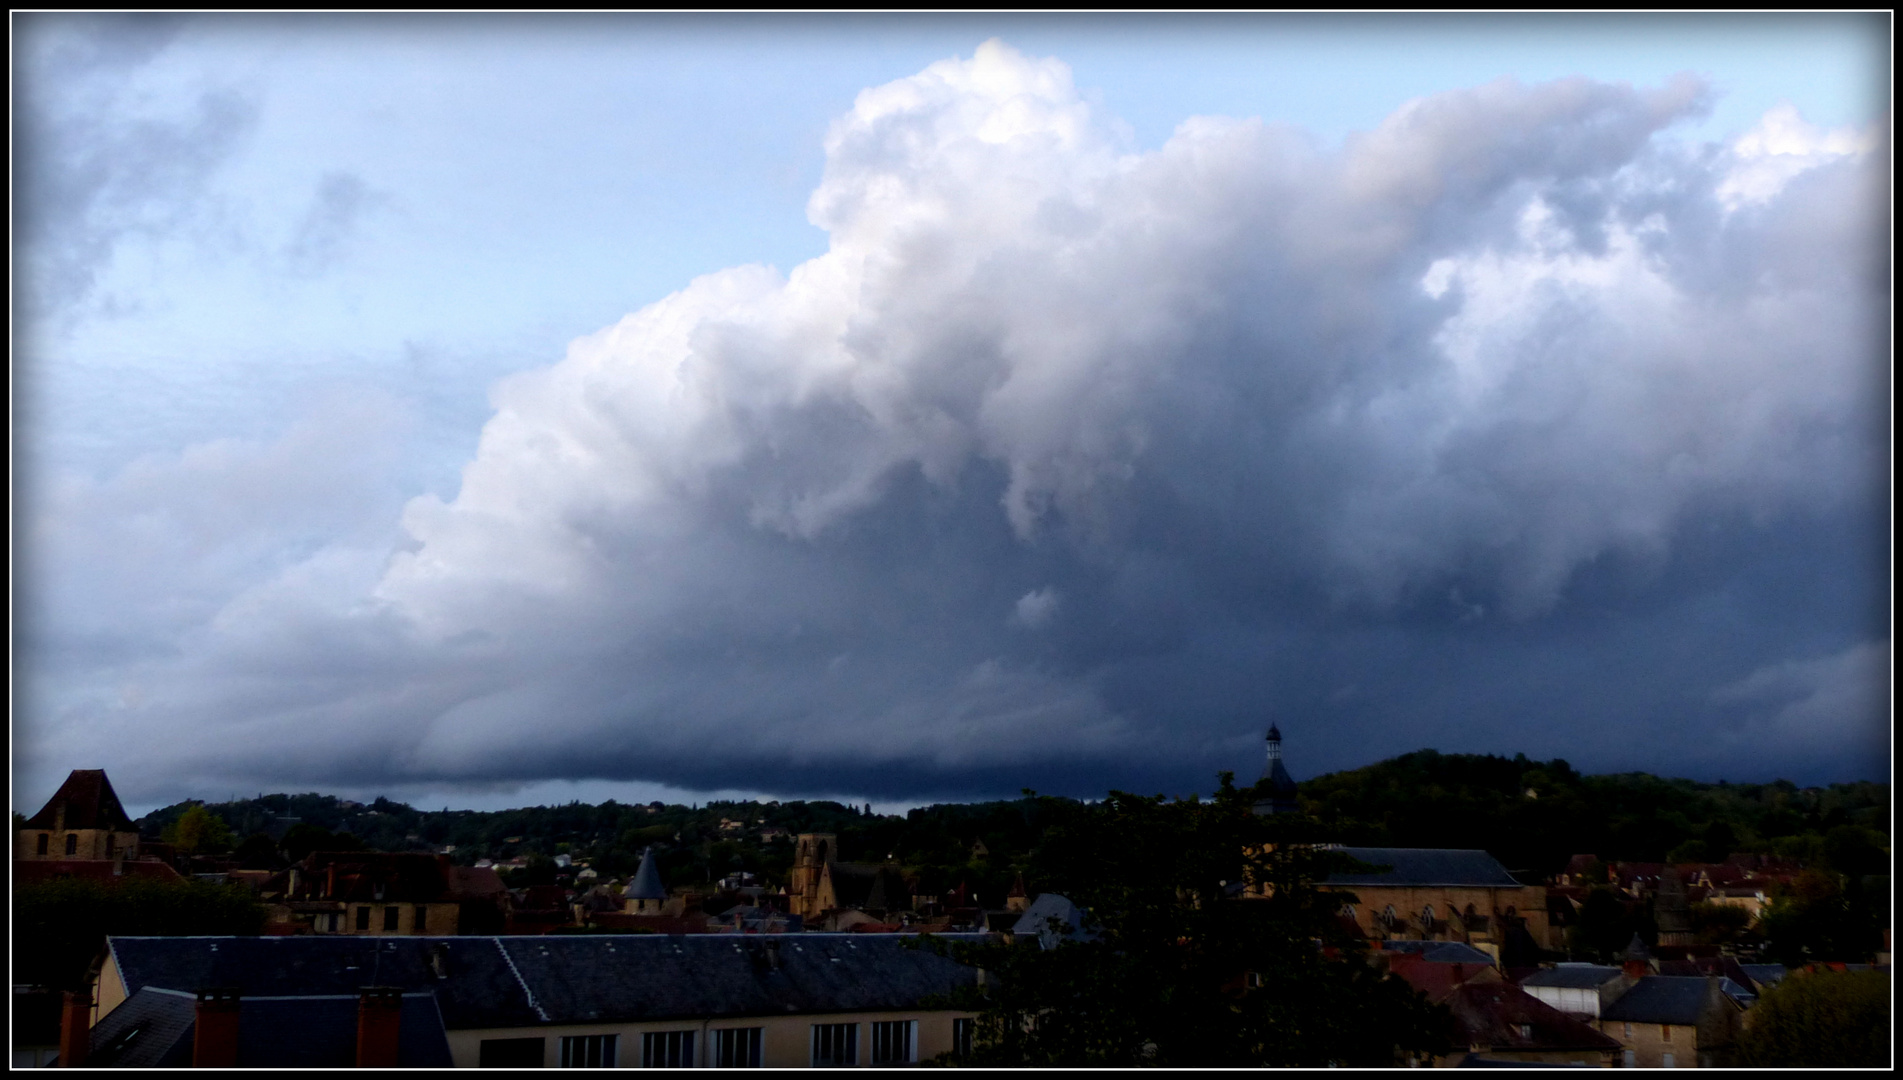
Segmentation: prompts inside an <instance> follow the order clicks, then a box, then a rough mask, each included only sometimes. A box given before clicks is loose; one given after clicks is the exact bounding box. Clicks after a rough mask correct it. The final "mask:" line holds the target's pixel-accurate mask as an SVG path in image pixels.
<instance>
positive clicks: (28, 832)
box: [13, 829, 139, 860]
mask: <svg viewBox="0 0 1903 1080" xmlns="http://www.w3.org/2000/svg"><path fill="white" fill-rule="evenodd" d="M42 836H44V837H46V854H44V855H41V854H40V853H39V851H40V837H42ZM68 836H71V837H74V838H75V839H76V840H77V843H76V844H75V845H74V851H73V853H72V854H71V855H68V854H67V853H66V838H67V837H68ZM138 855H139V834H138V833H136V832H113V831H112V830H110V829H21V830H20V831H19V832H17V833H15V834H14V844H13V857H14V858H16V859H36V860H45V859H135V858H137V857H138Z"/></svg>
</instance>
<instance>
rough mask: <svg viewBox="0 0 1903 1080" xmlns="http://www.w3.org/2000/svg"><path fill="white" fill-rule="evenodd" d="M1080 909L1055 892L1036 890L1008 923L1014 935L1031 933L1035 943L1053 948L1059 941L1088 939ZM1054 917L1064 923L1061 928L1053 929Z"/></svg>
mask: <svg viewBox="0 0 1903 1080" xmlns="http://www.w3.org/2000/svg"><path fill="white" fill-rule="evenodd" d="M1084 915H1085V912H1084V909H1082V908H1080V907H1078V906H1077V905H1076V904H1073V903H1071V902H1070V899H1069V898H1068V897H1063V896H1059V895H1057V894H1056V893H1039V894H1038V895H1037V899H1035V900H1033V901H1031V906H1030V907H1027V908H1025V909H1024V914H1023V915H1020V916H1019V917H1018V921H1017V922H1016V923H1014V924H1012V926H1011V933H1012V934H1014V935H1023V936H1027V937H1028V936H1035V937H1036V938H1037V943H1038V944H1039V945H1041V946H1043V947H1044V948H1046V949H1054V948H1056V947H1057V946H1058V943H1059V942H1061V941H1065V940H1069V941H1088V940H1090V939H1091V938H1092V937H1093V936H1094V935H1091V934H1088V933H1086V932H1085V931H1084ZM1052 919H1056V920H1057V924H1058V925H1059V926H1063V927H1067V928H1068V929H1065V930H1063V931H1059V930H1056V929H1053V928H1052V926H1051V920H1052Z"/></svg>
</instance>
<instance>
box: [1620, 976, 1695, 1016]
mask: <svg viewBox="0 0 1903 1080" xmlns="http://www.w3.org/2000/svg"><path fill="white" fill-rule="evenodd" d="M1712 981H1713V980H1711V979H1707V978H1701V977H1696V976H1686V975H1647V976H1646V977H1644V978H1643V979H1640V980H1639V981H1638V982H1637V983H1635V984H1633V987H1632V989H1630V990H1627V991H1626V992H1625V993H1623V994H1621V995H1619V997H1618V998H1617V999H1615V1000H1614V1001H1613V1002H1612V1003H1611V1004H1610V1005H1607V1006H1606V1007H1605V1008H1604V1009H1602V1010H1600V1014H1599V1015H1600V1019H1603V1020H1627V1021H1631V1022H1633V1023H1639V1024H1685V1025H1692V1024H1696V1023H1698V1020H1699V1017H1701V1016H1702V1015H1704V1012H1705V1003H1706V1001H1707V1000H1709V998H1710V996H1711V984H1712Z"/></svg>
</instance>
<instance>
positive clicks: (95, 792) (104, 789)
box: [25, 769, 139, 832]
mask: <svg viewBox="0 0 1903 1080" xmlns="http://www.w3.org/2000/svg"><path fill="white" fill-rule="evenodd" d="M62 806H63V807H65V809H66V817H65V824H64V825H63V826H60V825H58V822H59V810H60V808H61V807H62ZM25 827H26V828H29V829H52V828H56V827H63V828H67V829H111V830H113V831H115V832H138V831H139V827H138V826H137V825H134V824H133V823H132V819H131V818H130V817H127V816H126V808H125V807H124V806H121V805H120V804H119V796H118V795H117V794H116V793H115V792H114V791H113V790H112V782H111V781H110V780H107V779H106V770H104V769H74V770H73V771H72V772H71V773H69V774H67V776H66V782H65V783H63V784H61V785H60V786H59V790H58V791H55V792H54V793H53V797H52V798H50V799H48V800H46V805H45V806H42V807H40V812H39V813H37V814H34V815H33V816H32V817H30V818H27V819H26V826H25Z"/></svg>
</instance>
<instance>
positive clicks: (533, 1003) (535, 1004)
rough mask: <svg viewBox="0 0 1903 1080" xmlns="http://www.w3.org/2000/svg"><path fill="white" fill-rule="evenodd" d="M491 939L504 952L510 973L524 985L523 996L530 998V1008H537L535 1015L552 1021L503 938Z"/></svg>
mask: <svg viewBox="0 0 1903 1080" xmlns="http://www.w3.org/2000/svg"><path fill="white" fill-rule="evenodd" d="M489 940H491V941H493V942H495V943H496V951H497V952H499V953H501V954H502V962H503V963H505V964H507V965H509V974H511V975H514V976H515V981H516V983H517V985H519V986H521V987H522V994H523V996H524V997H527V998H528V999H529V1008H531V1009H534V1010H535V1015H537V1016H539V1017H541V1018H542V1022H543V1023H544V1024H547V1023H552V1022H553V1021H551V1020H549V1018H548V1013H547V1012H546V1011H545V1010H544V1009H543V1008H542V1003H541V1002H539V1001H537V1000H535V991H533V990H531V989H529V981H528V980H527V979H525V978H523V977H522V969H521V968H518V967H516V966H515V957H513V956H510V955H509V950H508V949H507V948H506V947H504V946H503V944H502V939H501V938H500V937H493V938H490V939H489Z"/></svg>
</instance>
